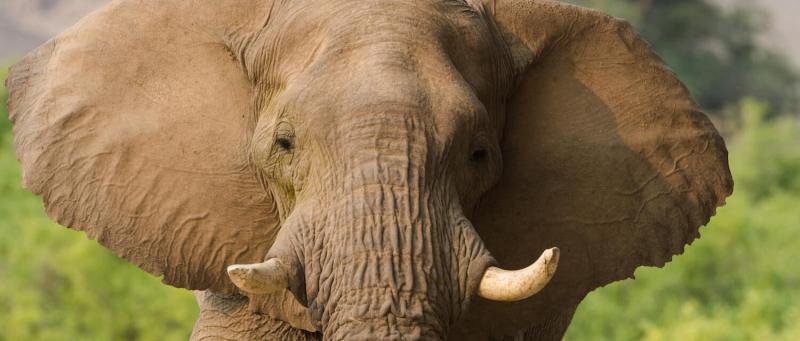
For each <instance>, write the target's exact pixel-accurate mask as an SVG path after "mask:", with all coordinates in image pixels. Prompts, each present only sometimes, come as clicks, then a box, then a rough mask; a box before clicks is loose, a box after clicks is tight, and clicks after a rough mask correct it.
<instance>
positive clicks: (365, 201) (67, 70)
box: [8, 0, 732, 340]
mask: <svg viewBox="0 0 800 341" xmlns="http://www.w3.org/2000/svg"><path fill="white" fill-rule="evenodd" d="M8 86H9V89H10V99H9V108H10V110H9V111H10V118H11V120H12V122H13V123H14V134H15V146H16V150H17V155H18V158H19V159H20V162H21V164H22V168H23V173H24V175H25V185H26V186H27V187H28V188H29V189H31V190H32V191H33V192H35V193H37V194H40V195H42V196H43V197H44V203H45V206H46V208H47V211H48V214H49V215H50V216H51V217H52V218H53V219H54V220H56V221H57V222H59V223H60V224H62V225H64V226H67V227H70V228H74V229H78V230H83V231H86V232H87V234H88V235H89V237H91V238H95V239H97V240H98V241H99V242H100V243H102V244H103V245H105V246H107V247H108V248H110V249H111V250H112V251H114V252H115V253H116V254H118V255H120V256H121V257H123V258H125V259H127V260H130V261H131V262H133V263H135V264H136V265H138V266H140V267H141V268H143V269H144V270H146V271H148V272H151V273H153V274H156V275H163V276H164V282H165V283H167V284H170V285H174V286H177V287H182V288H187V289H191V290H195V293H196V296H197V299H198V303H199V305H200V308H201V313H200V317H199V319H198V322H197V324H196V326H195V329H194V332H193V339H197V340H200V339H237V340H257V339H292V340H316V339H320V338H325V339H331V340H379V339H386V340H399V339H403V340H442V339H448V338H449V339H454V340H467V339H473V340H486V339H514V340H533V339H559V338H560V337H561V336H562V335H563V333H564V332H565V330H566V328H567V326H568V324H569V322H570V320H571V318H572V314H573V313H574V311H575V308H576V307H577V305H578V303H579V302H580V301H581V300H582V299H583V297H584V296H585V295H586V294H587V293H588V292H590V291H591V290H593V289H595V288H597V287H600V286H602V285H605V284H608V283H610V282H613V281H616V280H620V279H624V278H627V277H629V276H631V275H632V274H633V271H634V270H635V269H636V267H638V266H641V265H655V266H662V265H663V264H664V263H665V262H667V261H668V260H669V259H671V257H672V256H673V255H675V254H678V253H681V252H682V251H683V248H684V246H685V245H686V244H687V243H690V242H691V241H692V240H694V239H695V238H697V237H698V236H699V234H698V232H697V231H698V228H699V227H700V226H701V225H704V224H705V223H707V222H708V220H709V218H710V216H712V215H713V214H714V211H715V209H716V207H718V206H720V205H722V204H724V200H725V197H727V196H728V195H730V193H731V191H732V181H731V179H730V172H729V170H728V166H727V152H726V150H725V146H724V142H723V141H722V138H721V137H720V136H719V134H718V133H717V132H716V130H715V128H714V127H713V125H712V124H711V123H710V121H709V120H708V119H707V118H706V117H705V115H704V114H703V113H702V112H701V111H699V110H698V109H697V107H696V105H695V103H694V102H693V101H692V99H691V96H690V95H689V93H688V92H687V91H686V88H685V87H684V86H683V85H682V84H681V83H680V81H678V80H677V79H676V78H675V76H674V74H672V73H671V72H670V71H669V70H668V69H667V68H666V67H664V65H663V63H662V62H661V60H660V59H659V58H658V57H657V56H655V55H654V54H653V53H652V51H651V50H650V48H649V46H648V45H647V44H646V43H644V42H643V41H641V39H639V38H638V37H637V36H636V34H635V33H634V32H633V31H632V29H631V28H630V27H629V26H628V25H627V24H624V23H622V22H620V21H618V20H615V19H613V18H610V17H608V16H605V15H603V14H601V13H598V12H594V11H589V10H585V9H580V8H577V7H573V6H569V5H564V4H561V3H558V2H554V1H545V0H541V1H539V0H536V1H532V0H507V1H499V0H498V1H488V0H487V1H485V2H483V3H481V2H478V1H457V0H452V1H418V0H417V1H414V0H369V1H363V0H362V1H356V0H334V1H310V0H308V1H307V0H297V1H279V0H275V1H272V0H263V1H262V0H236V1H233V0H217V1H179V0H145V1H134V0H118V1H115V2H114V3H113V4H112V5H110V6H109V7H107V8H105V9H103V10H101V11H99V12H97V13H95V14H93V15H92V16H90V17H88V18H86V19H85V20H83V21H81V23H79V24H78V25H77V26H76V27H75V28H73V29H71V30H70V31H67V32H65V33H64V34H63V35H62V36H60V37H59V38H56V39H55V40H53V41H51V42H50V43H48V44H47V45H45V46H43V47H41V48H40V49H39V50H37V51H36V52H34V53H33V54H31V55H30V56H28V57H26V59H25V60H24V61H23V62H21V63H20V64H19V65H17V66H15V67H14V68H13V69H12V70H11V72H10V74H9V80H8ZM552 246H557V247H559V248H560V249H561V250H562V251H561V252H562V254H563V256H562V258H561V260H560V262H559V270H558V272H557V273H556V276H555V277H554V278H553V281H552V282H551V283H550V284H549V285H548V287H546V288H545V289H544V291H542V292H541V293H540V294H538V295H537V296H534V297H533V298H531V299H526V300H523V301H520V302H516V303H506V302H491V301H489V300H486V299H481V298H479V297H477V295H476V293H477V292H478V291H479V290H478V288H479V287H481V288H482V286H481V281H482V278H483V276H484V274H485V273H486V272H487V268H490V267H491V266H496V265H504V266H507V267H509V268H521V267H524V266H527V265H528V264H530V262H532V261H533V260H534V259H536V257H537V256H538V255H539V254H540V253H541V252H542V250H544V249H546V248H549V247H552ZM489 250H491V251H492V252H491V253H490V251H489ZM271 259H279V260H280V261H281V262H282V263H281V264H283V265H282V270H281V273H280V274H279V275H280V276H277V277H281V278H285V279H286V280H287V284H286V285H285V289H286V290H284V291H282V292H278V293H273V294H269V295H260V294H257V293H254V292H248V291H247V290H239V288H237V287H236V286H234V284H233V283H232V282H231V281H230V279H229V278H228V277H227V274H226V272H225V268H226V267H227V266H229V265H232V264H252V263H258V262H261V261H264V260H271Z"/></svg>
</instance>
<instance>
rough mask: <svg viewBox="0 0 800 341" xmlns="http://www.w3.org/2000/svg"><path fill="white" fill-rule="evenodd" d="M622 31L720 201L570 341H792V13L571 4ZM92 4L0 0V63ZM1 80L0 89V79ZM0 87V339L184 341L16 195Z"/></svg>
mask: <svg viewBox="0 0 800 341" xmlns="http://www.w3.org/2000/svg"><path fill="white" fill-rule="evenodd" d="M569 2H572V3H575V4H578V5H581V6H587V7H592V8H598V9H601V10H603V11H606V12H608V13H611V14H613V15H615V16H617V17H621V18H624V19H626V20H628V21H629V22H630V23H631V24H633V25H634V27H636V29H637V31H638V32H639V33H640V34H641V35H642V36H644V37H645V38H646V39H647V40H648V41H650V43H651V44H652V45H653V48H654V49H655V50H656V51H657V52H658V53H659V54H660V55H661V56H662V57H663V58H664V59H665V60H666V62H667V63H668V64H669V65H670V66H671V67H672V68H673V70H675V72H676V73H678V75H679V77H680V78H681V79H682V80H683V81H684V82H685V83H686V84H687V86H688V87H689V88H690V89H691V91H692V93H693V94H694V96H695V97H696V99H697V101H698V102H699V103H700V104H701V106H702V107H703V108H704V109H705V110H706V111H707V112H708V113H709V115H710V116H711V117H712V119H713V120H714V122H715V123H716V124H717V127H718V128H719V129H720V130H721V132H722V133H723V135H724V136H725V138H726V140H727V143H728V148H729V150H730V162H731V168H732V171H733V175H734V179H735V181H736V188H735V191H734V195H733V196H732V197H731V198H729V199H728V204H727V206H725V207H724V208H722V209H720V210H719V211H718V213H717V216H716V217H715V218H713V219H712V222H711V224H709V226H707V227H703V228H702V229H701V233H702V238H701V239H700V240H698V241H696V242H695V243H694V244H692V246H690V247H688V248H687V252H686V254H685V255H682V256H678V257H675V260H674V261H673V262H671V263H669V264H667V266H666V267H665V269H663V270H662V269H652V268H640V269H639V270H638V271H637V272H636V280H627V281H623V282H618V283H614V284H611V285H608V286H606V287H605V288H602V289H598V290H596V291H595V292H592V293H590V294H589V296H588V297H587V299H586V300H585V301H584V302H583V304H582V305H581V306H580V307H579V308H578V312H577V314H576V316H575V319H574V320H573V323H572V325H571V326H570V329H569V331H568V332H567V336H566V338H567V339H568V340H800V265H798V263H795V262H800V19H798V18H800V1H798V0H751V1H737V0H572V1H569ZM104 3H106V0H0V81H2V80H4V79H5V76H6V70H7V66H8V65H10V64H12V63H13V62H14V61H15V60H19V59H20V58H21V57H22V56H24V54H25V53H27V52H28V51H30V50H31V49H32V48H34V47H36V46H38V45H39V44H41V43H43V42H44V41H46V40H47V39H49V38H50V37H52V36H54V35H56V34H57V33H58V32H60V31H62V30H63V29H65V28H66V27H69V26H70V25H72V24H73V23H74V22H76V21H77V20H78V19H79V18H80V17H81V16H83V15H85V14H86V13H88V12H90V11H91V10H93V9H95V8H97V7H99V6H101V5H103V4H104ZM0 83H4V82H0ZM6 98H7V93H6V91H5V88H4V87H2V86H0V340H186V339H187V338H188V336H189V334H190V332H191V328H192V325H193V322H194V320H195V318H196V317H197V312H198V311H197V307H196V305H195V303H194V298H193V296H192V295H191V294H190V293H189V292H188V291H185V290H180V289H175V288H171V287H168V286H165V285H162V284H161V283H160V282H159V279H158V278H155V277H153V276H150V275H148V274H146V273H145V272H143V271H140V270H138V269H136V268H135V267H134V266H132V265H130V264H128V263H126V262H124V261H122V260H120V259H118V258H116V257H115V256H113V255H112V254H110V253H109V252H107V251H106V250H105V249H104V248H102V247H100V246H99V245H97V244H96V243H95V242H93V241H90V240H87V239H86V237H84V235H82V234H80V233H77V232H74V231H70V230H67V229H65V228H61V227H58V226H56V225H55V224H54V223H52V222H50V221H49V220H48V219H47V218H46V217H45V215H44V213H43V209H42V205H41V203H40V200H39V199H38V198H36V197H34V196H33V195H31V194H29V193H28V192H26V191H25V190H23V189H22V188H21V186H20V183H21V179H20V173H19V166H18V163H17V161H16V159H15V156H14V152H13V147H12V142H11V128H10V123H9V122H8V119H7V117H8V116H7V112H6V108H5V102H6Z"/></svg>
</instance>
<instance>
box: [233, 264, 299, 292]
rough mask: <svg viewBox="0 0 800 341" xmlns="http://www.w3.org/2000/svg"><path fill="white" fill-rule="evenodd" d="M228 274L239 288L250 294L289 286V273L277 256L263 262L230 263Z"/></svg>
mask: <svg viewBox="0 0 800 341" xmlns="http://www.w3.org/2000/svg"><path fill="white" fill-rule="evenodd" d="M228 276H229V277H230V278H231V281H233V284H236V286H237V287H239V289H242V291H244V292H247V293H251V294H268V293H273V292H277V291H280V290H283V289H286V288H288V287H289V273H288V271H287V269H286V266H285V265H284V264H283V261H281V260H280V259H278V258H272V259H270V260H268V261H266V262H263V263H256V264H235V265H231V266H229V267H228Z"/></svg>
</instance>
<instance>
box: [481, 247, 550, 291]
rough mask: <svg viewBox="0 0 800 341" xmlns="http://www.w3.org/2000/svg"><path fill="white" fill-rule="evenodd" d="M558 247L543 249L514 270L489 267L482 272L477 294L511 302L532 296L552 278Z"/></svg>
mask: <svg viewBox="0 0 800 341" xmlns="http://www.w3.org/2000/svg"><path fill="white" fill-rule="evenodd" d="M558 253H559V251H558V248H557V247H554V248H551V249H548V250H545V251H544V252H543V253H542V255H541V256H540V257H539V259H537V260H536V262H534V263H533V264H531V265H530V266H528V267H527V268H524V269H521V270H515V271H508V270H503V269H500V268H497V267H494V266H492V267H489V268H488V269H486V272H485V273H484V274H483V278H482V279H481V284H480V287H479V288H478V295H480V296H481V297H483V298H485V299H489V300H493V301H504V302H513V301H519V300H523V299H526V298H528V297H531V296H533V295H534V294H536V293H537V292H539V291H540V290H542V288H544V286H545V285H547V283H548V282H550V279H551V278H553V275H554V274H555V273H556V267H558Z"/></svg>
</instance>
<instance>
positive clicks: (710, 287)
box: [567, 99, 800, 340]
mask: <svg viewBox="0 0 800 341" xmlns="http://www.w3.org/2000/svg"><path fill="white" fill-rule="evenodd" d="M738 111H739V114H740V115H741V122H742V127H741V131H740V132H739V133H738V134H737V135H736V136H735V137H733V138H731V139H729V149H730V152H731V153H730V163H731V170H732V172H733V175H734V181H735V184H736V185H735V191H734V195H733V196H732V197H730V198H729V199H728V203H727V205H726V206H725V207H723V208H722V209H720V210H719V211H718V213H717V216H715V217H714V218H712V221H711V223H710V224H709V226H707V227H703V228H702V229H701V232H702V234H703V237H702V238H701V239H699V240H698V241H696V242H695V243H694V244H692V245H691V246H689V247H687V249H686V253H685V254H684V255H681V256H677V257H676V258H675V259H674V261H673V262H671V263H669V264H667V266H666V267H665V268H664V269H653V268H640V269H639V270H637V271H636V280H627V281H623V282H620V283H614V284H611V285H609V286H607V287H605V288H602V289H598V290H597V291H595V292H592V293H590V294H589V296H588V297H587V299H586V300H584V302H583V303H582V304H581V305H580V306H579V308H578V312H577V314H576V316H575V319H574V320H573V323H572V325H571V326H570V328H569V330H568V332H567V339H570V340H641V339H644V340H798V339H800V290H799V289H798V288H800V271H798V266H797V263H794V262H796V261H797V260H798V259H800V247H798V244H797V242H798V241H799V240H800V228H798V227H800V226H798V224H800V125H799V124H798V123H800V122H798V121H796V120H792V119H790V118H786V117H785V118H779V119H776V120H772V121H765V120H764V116H765V114H766V112H767V107H766V105H764V104H763V103H759V102H756V101H754V100H750V99H746V100H744V101H743V102H742V103H741V105H740V109H739V110H738Z"/></svg>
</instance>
